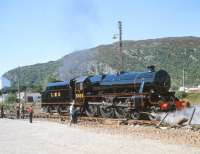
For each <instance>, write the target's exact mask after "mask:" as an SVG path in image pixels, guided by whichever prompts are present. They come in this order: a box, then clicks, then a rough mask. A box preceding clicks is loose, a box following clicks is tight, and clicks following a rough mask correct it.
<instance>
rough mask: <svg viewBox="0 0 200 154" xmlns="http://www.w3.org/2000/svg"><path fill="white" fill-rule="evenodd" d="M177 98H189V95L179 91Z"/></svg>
mask: <svg viewBox="0 0 200 154" xmlns="http://www.w3.org/2000/svg"><path fill="white" fill-rule="evenodd" d="M175 96H176V97H177V98H178V99H183V98H185V97H186V96H187V93H186V92H184V91H177V92H176V94H175Z"/></svg>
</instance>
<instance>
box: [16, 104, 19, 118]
mask: <svg viewBox="0 0 200 154" xmlns="http://www.w3.org/2000/svg"><path fill="white" fill-rule="evenodd" d="M16 110H17V119H19V117H20V106H19V103H17V106H16Z"/></svg>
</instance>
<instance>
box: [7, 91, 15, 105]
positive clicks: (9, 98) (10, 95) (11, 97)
mask: <svg viewBox="0 0 200 154" xmlns="http://www.w3.org/2000/svg"><path fill="white" fill-rule="evenodd" d="M16 100H17V95H16V94H15V93H8V95H7V96H6V99H5V102H6V103H9V104H13V103H15V102H16Z"/></svg>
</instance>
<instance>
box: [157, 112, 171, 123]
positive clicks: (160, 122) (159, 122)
mask: <svg viewBox="0 0 200 154" xmlns="http://www.w3.org/2000/svg"><path fill="white" fill-rule="evenodd" d="M168 114H169V112H167V113H166V114H165V116H164V117H163V119H162V120H161V121H160V122H159V124H158V125H157V126H156V127H159V126H160V125H161V124H162V123H163V121H164V120H165V119H166V118H167V116H168Z"/></svg>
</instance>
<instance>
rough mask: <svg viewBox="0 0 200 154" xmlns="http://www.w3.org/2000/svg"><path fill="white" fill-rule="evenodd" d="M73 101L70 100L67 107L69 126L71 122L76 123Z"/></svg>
mask: <svg viewBox="0 0 200 154" xmlns="http://www.w3.org/2000/svg"><path fill="white" fill-rule="evenodd" d="M74 104H75V103H74V101H73V102H72V104H71V106H70V108H69V113H70V123H69V125H70V126H71V124H72V123H77V111H76V108H75V105H74Z"/></svg>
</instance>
